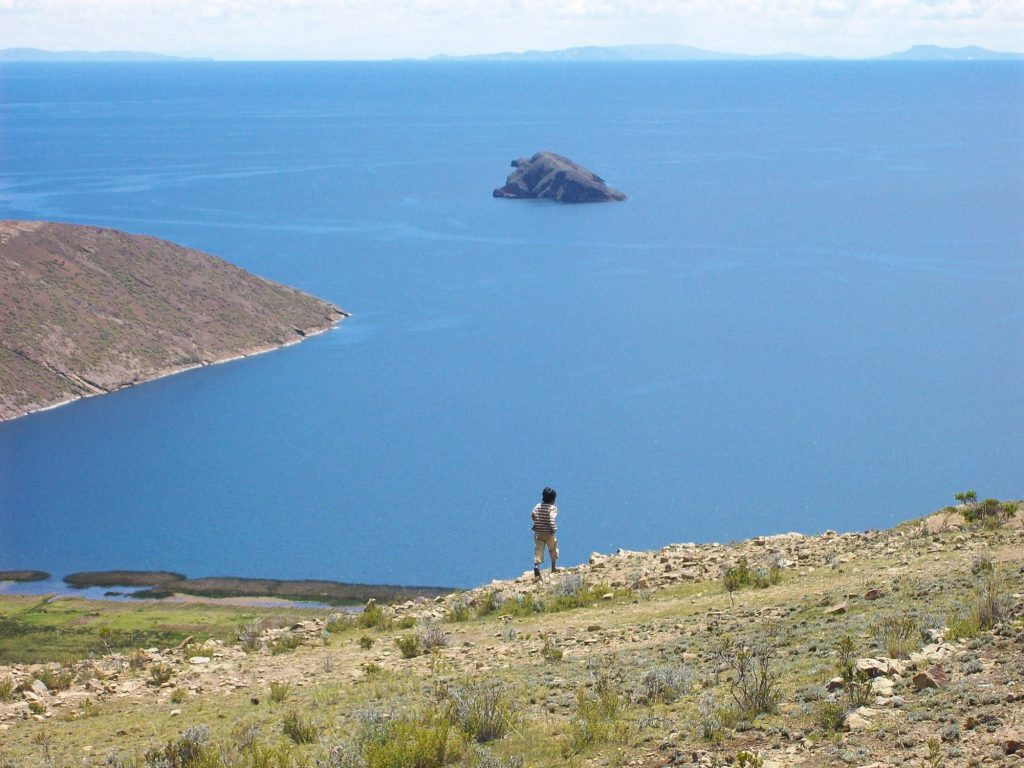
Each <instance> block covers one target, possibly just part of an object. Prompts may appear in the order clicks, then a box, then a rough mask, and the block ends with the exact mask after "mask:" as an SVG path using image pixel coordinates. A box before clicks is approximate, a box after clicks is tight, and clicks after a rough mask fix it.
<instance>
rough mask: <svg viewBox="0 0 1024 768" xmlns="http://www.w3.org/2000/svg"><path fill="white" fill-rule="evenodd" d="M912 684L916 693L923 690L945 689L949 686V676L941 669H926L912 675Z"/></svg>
mask: <svg viewBox="0 0 1024 768" xmlns="http://www.w3.org/2000/svg"><path fill="white" fill-rule="evenodd" d="M912 682H913V683H914V688H915V689H916V690H918V691H923V690H924V689H925V688H945V687H946V686H947V685H949V675H947V674H946V672H945V670H943V669H942V667H928V669H926V670H924V671H923V672H918V673H917V674H916V675H914V677H913V680H912Z"/></svg>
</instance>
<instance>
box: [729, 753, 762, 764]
mask: <svg viewBox="0 0 1024 768" xmlns="http://www.w3.org/2000/svg"><path fill="white" fill-rule="evenodd" d="M733 765H735V766H738V768H763V766H764V758H763V757H761V756H760V755H759V754H757V753H756V752H750V751H748V750H746V749H741V750H740V751H739V752H737V753H736V759H735V760H734V761H733Z"/></svg>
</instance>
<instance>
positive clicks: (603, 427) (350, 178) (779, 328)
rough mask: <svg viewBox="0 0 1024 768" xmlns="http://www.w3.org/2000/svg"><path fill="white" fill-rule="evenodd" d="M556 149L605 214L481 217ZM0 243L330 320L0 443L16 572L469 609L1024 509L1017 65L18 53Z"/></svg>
mask: <svg viewBox="0 0 1024 768" xmlns="http://www.w3.org/2000/svg"><path fill="white" fill-rule="evenodd" d="M541 149H549V150H552V151H555V152H559V153H561V154H564V155H566V156H568V157H570V158H573V159H574V160H576V161H578V162H580V163H582V164H583V165H585V166H587V167H589V168H590V169H591V170H593V171H595V172H596V173H598V174H599V175H601V176H602V177H604V178H605V179H607V180H608V182H609V183H610V184H611V185H612V186H614V187H616V188H618V189H621V190H622V191H624V192H625V193H626V194H627V195H628V196H629V199H628V200H627V201H626V202H623V203H610V204H600V205H582V206H565V205H558V204H554V203H544V202H535V201H510V200H497V199H493V198H492V197H491V190H492V189H493V188H494V187H498V186H501V185H502V184H503V183H504V180H505V176H506V174H507V173H508V172H509V171H510V170H511V169H510V168H509V163H510V162H511V160H513V159H514V158H517V157H522V156H527V155H530V154H533V153H534V152H536V151H538V150H541ZM0 218H25V219H47V220H54V221H67V222H77V223H89V224H97V225H102V226H111V227H117V228H120V229H124V230H128V231H130V232H138V233H145V234H151V235H155V236H158V237H163V238H167V239H169V240H173V241H175V242H179V243H182V244H184V245H188V246H191V247H195V248H199V249H202V250H205V251H208V252H211V253H214V254H216V255H218V256H221V257H223V258H225V259H227V260H229V261H232V262H234V263H236V264H238V265H240V266H242V267H244V268H246V269H248V270H250V271H252V272H255V273H257V274H260V275H263V276H265V277H268V278H270V279H273V280H278V281H281V282H284V283H288V284H290V285H294V286H296V287H298V288H301V289H303V290H306V291H308V292H311V293H313V294H316V295H318V296H321V297H323V298H325V299H328V300H330V301H332V302H334V303H336V304H337V305H339V306H341V307H343V308H344V309H346V310H348V311H349V312H351V313H352V317H351V319H349V320H347V321H346V322H345V323H344V324H343V325H342V326H341V327H340V328H339V329H338V330H336V331H333V332H331V333H328V334H323V335H321V336H318V337H315V338H312V339H310V340H309V341H306V342H304V343H302V344H300V345H296V346H293V347H290V348H287V349H284V350H281V351H278V352H274V353H271V354H265V355H260V356H256V357H252V358H248V359H245V360H241V361H237V362H232V363H229V364H225V365H220V366H212V367H208V368H204V369H202V370H198V371H193V372H189V373H185V374H181V375H178V376H173V377H170V378H166V379H162V380H160V381H157V382H153V383H149V384H145V385H143V386H138V387H133V388H130V389H127V390H124V391H121V392H118V393H116V394H113V395H108V396H103V397H98V398H91V399H88V400H84V401H81V402H77V403H74V404H72V405H69V406H65V407H62V408H58V409H55V410H52V411H47V412H43V413H38V414H33V415H30V416H28V417H25V418H22V419H18V420H15V421H12V422H8V423H4V424H0V569H5V568H39V569H45V570H48V571H51V572H52V573H54V574H56V575H58V576H59V575H62V574H65V573H68V572H70V571H75V570H93V569H113V568H127V569H168V570H175V571H181V572H183V573H186V574H188V575H189V576H194V577H200V576H208V575H233V576H253V577H255V576H265V577H278V578H327V579H336V580H340V581H351V582H373V583H378V582H380V583H401V584H440V585H460V586H472V585H475V584H478V583H482V582H486V581H489V580H490V579H492V578H508V577H511V576H515V575H518V574H520V573H522V572H523V571H525V570H527V569H529V567H530V565H531V556H532V540H531V534H530V531H529V511H530V509H531V507H532V506H533V504H534V503H536V501H539V496H540V490H541V489H542V488H543V487H544V486H545V485H551V486H554V487H555V488H556V489H557V490H558V492H559V497H558V503H559V507H560V509H561V515H560V519H559V522H560V542H561V548H562V561H561V562H562V563H563V564H565V565H570V564H573V563H576V562H580V561H584V560H585V559H586V557H587V556H588V554H589V553H590V552H591V551H594V550H597V551H602V552H608V551H613V550H615V549H616V548H620V547H621V548H626V549H648V548H657V547H660V546H663V545H665V544H668V543H671V542H680V541H710V540H719V541H726V540H730V539H735V538H742V537H747V536H751V535H758V534H769V533H776V532H784V531H790V530H798V531H803V532H807V533H814V532H819V531H821V530H824V529H826V528H833V529H837V530H860V529H865V528H872V527H885V526H890V525H893V524H895V523H897V522H899V521H902V520H905V519H908V518H911V517H914V516H919V515H922V514H925V513H927V512H929V511H931V510H933V509H936V508H937V507H940V506H942V505H944V504H947V503H951V502H952V496H953V494H954V493H955V492H957V491H961V490H965V489H967V488H974V489H977V491H978V492H979V494H980V495H982V496H997V497H1003V498H1006V497H1016V498H1020V497H1021V496H1022V495H1024V484H1022V479H1024V471H1022V468H1024V447H1022V446H1024V398H1022V397H1021V388H1022V384H1021V379H1022V375H1024V65H1022V64H1018V63H982V62H968V63H934V64H933V63H898V62H890V63H868V62H859V63H857V62H847V63H840V62H836V63H824V62H816V63H799V62H771V63H746V62H742V63H635V64H626V63H618V64H576V65H573V64H521V63H482V62H481V63H463V62H447V63H441V62H418V63H417V62H395V63H266V64H262V63H174V64H87V65H83V64H43V65H39V64H3V65H0Z"/></svg>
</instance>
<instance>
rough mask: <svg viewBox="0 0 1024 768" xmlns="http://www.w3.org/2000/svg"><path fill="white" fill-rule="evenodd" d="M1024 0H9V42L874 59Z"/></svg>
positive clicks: (391, 54) (975, 34)
mask: <svg viewBox="0 0 1024 768" xmlns="http://www.w3.org/2000/svg"><path fill="white" fill-rule="evenodd" d="M1022 41H1024V0H0V48H13V47H33V48H45V49H49V50H89V51H99V50H132V51H149V52H154V53H166V54H175V55H186V56H212V57H214V58H219V59H390V58H403V57H416V58H418V57H428V56H433V55H436V54H449V55H463V54H471V53H493V52H498V51H523V50H528V49H534V50H552V49H559V48H568V47H572V46H577V45H616V44H639V43H681V44H684V45H693V46H697V47H700V48H709V49H713V50H720V51H728V52H734V53H777V52H783V51H786V52H798V53H807V54H813V55H832V56H841V57H854V58H856V57H862V56H873V55H880V54H885V53H891V52H893V51H898V50H904V49H906V48H909V47H910V46H911V45H915V44H924V43H927V44H935V45H944V46H950V47H961V46H965V45H980V46H982V47H985V48H990V49H993V50H1002V51H1020V50H1022V49H1024V42H1022Z"/></svg>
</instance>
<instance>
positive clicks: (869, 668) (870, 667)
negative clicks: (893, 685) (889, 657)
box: [856, 659, 889, 678]
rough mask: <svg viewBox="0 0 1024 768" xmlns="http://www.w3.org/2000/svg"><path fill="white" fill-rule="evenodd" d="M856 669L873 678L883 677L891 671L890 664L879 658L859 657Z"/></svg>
mask: <svg viewBox="0 0 1024 768" xmlns="http://www.w3.org/2000/svg"><path fill="white" fill-rule="evenodd" d="M856 669H857V671H858V672H863V673H864V674H865V675H867V676H868V677H871V678H875V677H883V676H885V675H886V674H888V672H889V665H888V664H887V663H885V662H882V661H879V660H878V659H858V660H857V665H856Z"/></svg>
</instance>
